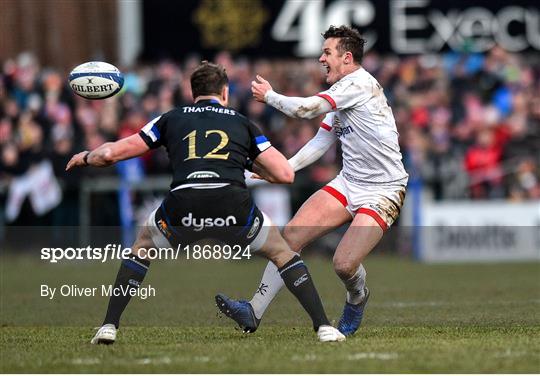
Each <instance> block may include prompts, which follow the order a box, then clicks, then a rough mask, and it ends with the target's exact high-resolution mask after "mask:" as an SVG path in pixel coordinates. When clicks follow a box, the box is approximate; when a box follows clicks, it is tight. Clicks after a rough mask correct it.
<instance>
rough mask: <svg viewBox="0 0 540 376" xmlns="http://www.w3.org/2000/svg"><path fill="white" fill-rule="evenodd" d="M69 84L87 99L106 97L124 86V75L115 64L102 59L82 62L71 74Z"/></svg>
mask: <svg viewBox="0 0 540 376" xmlns="http://www.w3.org/2000/svg"><path fill="white" fill-rule="evenodd" d="M69 86H71V89H72V90H73V91H74V92H75V94H77V95H80V96H81V97H83V98H86V99H105V98H109V97H112V96H113V95H115V94H117V93H118V92H119V91H120V90H121V89H122V86H124V76H123V75H122V72H120V71H119V70H118V68H116V67H115V66H114V65H112V64H109V63H104V62H102V61H90V62H88V63H84V64H81V65H79V66H77V67H76V68H75V69H73V70H72V71H71V73H70V74H69Z"/></svg>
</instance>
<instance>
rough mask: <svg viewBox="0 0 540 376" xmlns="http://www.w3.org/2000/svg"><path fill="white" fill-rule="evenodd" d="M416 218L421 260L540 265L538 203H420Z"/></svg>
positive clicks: (539, 206) (539, 213) (539, 210)
mask: <svg viewBox="0 0 540 376" xmlns="http://www.w3.org/2000/svg"><path fill="white" fill-rule="evenodd" d="M420 218H421V219H420V221H421V226H418V227H417V228H416V229H415V231H419V233H417V234H418V235H419V244H418V246H419V248H418V253H417V255H418V258H419V259H420V260H422V261H426V262H449V261H518V260H523V261H524V260H539V261H540V201H531V202H524V203H509V202H506V201H497V202H493V201H489V202H475V201H458V202H444V203H434V202H433V203H427V202H424V203H423V205H422V208H421V216H420Z"/></svg>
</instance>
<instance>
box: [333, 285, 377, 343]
mask: <svg viewBox="0 0 540 376" xmlns="http://www.w3.org/2000/svg"><path fill="white" fill-rule="evenodd" d="M368 299H369V289H368V288H367V287H364V299H363V300H362V302H361V303H360V304H350V303H348V302H345V307H343V313H342V314H341V318H340V319H339V324H338V330H339V331H340V332H341V333H343V334H344V335H346V336H350V335H353V334H354V333H355V332H356V331H357V330H358V328H359V327H360V324H361V323H362V318H363V317H364V309H365V308H366V304H367V301H368Z"/></svg>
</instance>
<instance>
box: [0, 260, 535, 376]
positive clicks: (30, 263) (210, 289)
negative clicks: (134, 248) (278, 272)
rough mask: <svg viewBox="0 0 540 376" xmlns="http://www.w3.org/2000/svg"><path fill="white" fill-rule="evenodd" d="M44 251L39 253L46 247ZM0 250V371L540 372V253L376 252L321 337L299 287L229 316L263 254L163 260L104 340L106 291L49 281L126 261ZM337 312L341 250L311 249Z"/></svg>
mask: <svg viewBox="0 0 540 376" xmlns="http://www.w3.org/2000/svg"><path fill="white" fill-rule="evenodd" d="M36 258H37V257H36ZM36 258H33V259H30V258H28V257H18V258H13V257H12V258H6V257H4V258H3V259H2V260H1V263H2V264H1V298H0V299H1V300H0V303H1V305H0V309H1V315H0V323H1V325H2V328H1V330H0V333H1V338H0V355H1V358H0V371H1V372H3V373H7V372H30V373H42V372H74V373H83V372H84V373H102V372H109V373H123V372H129V373H139V372H140V373H153V372H162V373H168V372H175V373H199V372H200V373H223V372H227V373H267V372H286V373H342V372H343V373H363V372H368V373H375V372H388V373H393V372H419V373H423V372H445V373H453V372H460V373H477V372H497V373H499V372H501V373H514V372H540V314H539V308H540V264H539V263H529V264H525V263H510V264H470V265H465V264H463V265H423V264H417V263H414V262H411V261H408V260H403V259H398V258H390V257H377V256H372V257H370V258H369V259H368V262H367V263H366V268H367V270H368V285H369V286H370V288H371V290H372V297H371V299H370V303H369V305H368V308H367V311H366V316H365V321H364V324H363V327H362V328H361V330H360V331H359V333H357V335H356V336H354V337H352V338H349V339H348V340H347V341H346V342H345V343H332V344H321V343H318V342H317V341H316V337H315V334H314V333H313V331H312V330H311V329H310V328H309V326H310V322H309V320H308V317H307V315H306V314H305V312H303V310H302V309H301V308H300V306H299V305H298V304H297V302H296V301H295V300H294V299H293V298H292V297H291V296H290V294H289V293H287V292H283V293H282V294H280V296H278V298H277V299H276V301H275V302H274V303H273V304H272V305H271V307H270V309H269V311H268V312H267V315H266V316H265V318H264V321H263V325H262V326H261V328H260V329H259V330H258V331H257V332H256V333H254V334H252V335H243V334H241V333H240V332H239V331H235V330H234V329H233V326H232V322H230V321H228V319H226V318H218V317H217V315H216V308H215V307H214V302H213V296H214V294H215V293H216V292H220V291H222V292H225V293H228V294H229V295H232V296H235V297H250V296H251V294H252V293H253V291H254V289H255V288H256V285H257V283H258V281H259V274H260V272H261V271H262V269H263V267H264V262H263V261H262V260H259V259H256V260H251V261H248V262H208V261H199V262H189V263H188V262H186V261H185V260H184V261H183V262H174V263H173V262H168V263H167V262H159V263H158V262H156V263H154V264H153V265H152V267H151V269H150V273H149V274H148V276H147V279H146V280H145V284H151V285H152V286H154V287H155V288H156V290H157V296H156V297H152V298H149V299H148V300H146V301H142V300H139V299H135V300H133V301H132V303H131V304H130V306H129V307H128V308H127V310H126V313H125V315H124V318H123V321H122V327H121V330H120V332H119V338H118V341H117V343H116V344H115V345H113V346H99V347H98V346H91V345H90V344H89V340H90V338H91V336H92V335H93V333H94V331H93V327H94V326H97V325H99V324H100V322H101V319H102V317H103V314H104V310H105V308H106V304H107V299H106V298H103V297H96V298H70V297H56V298H55V299H53V300H49V299H47V298H42V297H39V291H40V290H39V286H40V284H49V285H51V286H55V287H58V286H59V285H61V284H64V283H68V284H77V285H79V286H97V285H100V284H102V283H103V284H107V283H110V282H111V281H112V280H113V278H114V275H115V273H116V269H117V264H116V263H106V264H99V263H84V264H83V263H74V262H69V263H64V264H59V265H46V264H44V263H43V262H41V261H38V260H36ZM307 262H308V265H309V267H310V270H311V272H312V274H313V277H314V279H315V282H316V284H317V287H318V289H319V292H320V294H321V297H322V299H323V302H324V303H325V307H326V308H327V312H328V315H329V316H330V317H331V318H332V319H337V318H338V317H339V314H340V312H341V307H342V304H343V299H344V292H343V288H342V286H341V283H340V282H339V280H338V278H337V277H336V276H335V275H334V273H333V271H332V266H331V262H330V261H329V260H324V259H317V258H314V259H307Z"/></svg>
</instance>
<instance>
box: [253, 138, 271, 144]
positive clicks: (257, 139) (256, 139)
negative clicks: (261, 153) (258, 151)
mask: <svg viewBox="0 0 540 376" xmlns="http://www.w3.org/2000/svg"><path fill="white" fill-rule="evenodd" d="M263 142H268V139H267V138H266V136H257V137H255V143H256V144H257V145H258V144H262V143H263Z"/></svg>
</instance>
